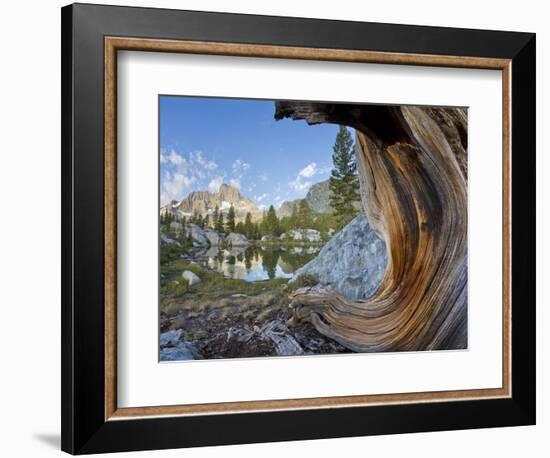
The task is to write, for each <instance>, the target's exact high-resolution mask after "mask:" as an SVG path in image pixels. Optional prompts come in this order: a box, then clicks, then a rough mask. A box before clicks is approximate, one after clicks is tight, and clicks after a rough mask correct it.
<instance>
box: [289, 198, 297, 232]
mask: <svg viewBox="0 0 550 458" xmlns="http://www.w3.org/2000/svg"><path fill="white" fill-rule="evenodd" d="M290 225H291V229H298V205H297V204H294V205H293V206H292V214H291V215H290Z"/></svg>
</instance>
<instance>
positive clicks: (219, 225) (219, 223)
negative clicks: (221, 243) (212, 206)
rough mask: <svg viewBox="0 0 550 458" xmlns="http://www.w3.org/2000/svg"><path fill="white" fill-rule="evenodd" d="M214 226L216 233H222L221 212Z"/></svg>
mask: <svg viewBox="0 0 550 458" xmlns="http://www.w3.org/2000/svg"><path fill="white" fill-rule="evenodd" d="M216 208H217V207H216ZM214 224H215V226H214V227H215V229H216V230H217V231H218V232H223V226H224V223H223V213H222V212H219V213H218V218H217V219H216V222H215V223H214Z"/></svg>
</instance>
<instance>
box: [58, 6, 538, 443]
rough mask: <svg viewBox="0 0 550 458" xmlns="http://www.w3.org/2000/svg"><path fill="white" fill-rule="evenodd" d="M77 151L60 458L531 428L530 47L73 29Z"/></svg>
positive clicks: (348, 25)
mask: <svg viewBox="0 0 550 458" xmlns="http://www.w3.org/2000/svg"><path fill="white" fill-rule="evenodd" d="M62 129H63V130H62V146H63V151H62V178H63V183H62V186H63V192H62V232H63V234H62V237H63V241H62V242H63V243H62V247H63V250H62V265H63V272H62V281H63V283H62V298H63V302H62V448H63V450H65V451H67V452H69V453H72V454H81V453H99V452H114V451H128V450H146V449H161V448H175V447H192V446H202V445H222V444H238V443H252V442H268V441H285V440H300V439H315V438H330V437H346V436H357V435H375V434H393V433H403V432H420V431H440V430H451V429H466V428H483V427H496V426H514V425H530V424H534V423H535V35H534V34H530V33H520V32H498V31H485V30H467V29H450V28H436V27H421V26H404V25H390V24H375V23H360V22H344V21H327V20H316V19H300V18H286V17H268V16H252V15H238V14H225V13H224V14H221V13H205V12H194V11H177V10H164V9H147V8H129V7H112V6H102V5H81V4H77V5H70V6H67V7H65V8H63V9H62ZM213 431H215V434H214V433H213Z"/></svg>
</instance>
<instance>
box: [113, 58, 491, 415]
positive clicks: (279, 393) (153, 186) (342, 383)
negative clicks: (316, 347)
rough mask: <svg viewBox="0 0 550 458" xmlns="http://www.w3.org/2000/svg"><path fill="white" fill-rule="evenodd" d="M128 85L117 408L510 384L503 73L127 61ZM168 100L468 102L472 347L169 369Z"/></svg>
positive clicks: (121, 135)
mask: <svg viewBox="0 0 550 458" xmlns="http://www.w3.org/2000/svg"><path fill="white" fill-rule="evenodd" d="M220 74H223V75H231V77H230V78H229V77H226V78H222V79H220V78H219V75H220ZM117 76H118V79H119V90H118V106H119V111H118V120H117V126H118V139H117V145H118V165H119V167H118V194H117V196H118V202H119V207H118V226H117V227H118V230H119V237H118V279H117V285H118V318H119V320H118V353H117V354H118V362H119V364H118V384H119V389H118V401H119V406H120V407H140V406H147V405H149V406H151V405H173V404H193V403H197V404H200V403H208V402H231V401H242V400H251V401H252V400H266V399H296V398H305V397H323V396H345V395H364V394H386V393H403V392H421V391H439V390H458V389H473V388H498V387H501V386H502V365H501V361H502V353H501V346H502V328H501V323H502V314H501V310H502V301H501V297H502V294H501V291H502V276H501V272H502V269H501V265H502V256H501V254H502V238H501V233H502V212H501V208H502V199H501V196H502V184H501V183H502V168H501V162H502V129H501V125H502V111H501V100H502V84H501V75H500V72H498V71H494V70H474V69H451V68H440V69H438V68H433V67H431V68H430V67H416V68H412V67H410V66H388V65H376V64H352V63H343V62H303V61H295V60H294V61H291V60H280V59H250V58H236V57H226V56H224V57H222V56H217V57H214V56H189V55H181V54H173V53H164V54H163V53H143V52H137V53H136V52H124V53H121V55H120V56H119V60H118V70H117ZM183 82H184V83H183ZM158 94H182V95H204V94H208V95H216V96H220V97H223V96H237V97H249V98H254V97H264V98H268V99H282V98H286V99H291V100H292V99H296V98H302V99H306V100H326V99H329V100H336V101H351V102H368V103H394V104H410V105H413V104H426V105H448V106H456V105H464V106H468V107H469V109H468V187H469V189H468V193H469V208H468V212H469V213H468V225H469V228H468V229H469V237H468V239H469V240H468V254H469V257H470V261H471V262H470V266H469V280H468V283H469V285H468V286H469V288H468V303H469V310H468V323H469V332H468V350H466V351H438V352H426V351H424V352H417V353H410V352H408V353H406V352H401V353H378V354H354V355H347V356H341V355H340V356H332V357H330V356H310V357H307V358H297V357H293V358H280V357H279V358H260V359H254V360H251V359H239V360H222V361H220V360H216V361H186V362H179V363H163V364H158V309H157V303H158V294H159V293H158V246H159V245H158V221H157V218H156V215H157V212H158V186H159V183H158V176H159V175H158V130H157V127H158V117H157V116H158V114H157V113H158ZM404 374H406V377H404V376H403V375H404ZM426 374H429V377H427V376H426ZM220 378H223V379H224V380H225V381H226V382H225V383H219V380H220ZM182 386H185V389H184V390H182ZM159 387H162V389H159Z"/></svg>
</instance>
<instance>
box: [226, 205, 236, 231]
mask: <svg viewBox="0 0 550 458" xmlns="http://www.w3.org/2000/svg"><path fill="white" fill-rule="evenodd" d="M225 230H226V232H227V233H229V232H235V208H234V207H233V205H231V207H229V211H228V212H227V220H226V221H225Z"/></svg>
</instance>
